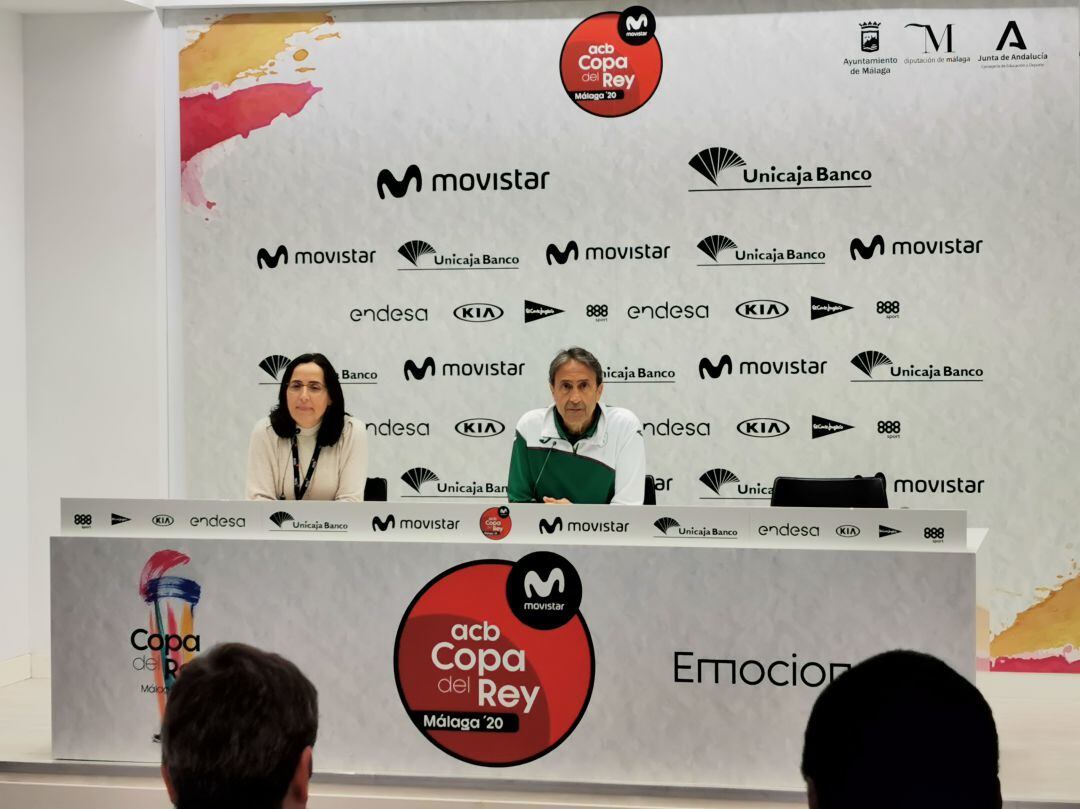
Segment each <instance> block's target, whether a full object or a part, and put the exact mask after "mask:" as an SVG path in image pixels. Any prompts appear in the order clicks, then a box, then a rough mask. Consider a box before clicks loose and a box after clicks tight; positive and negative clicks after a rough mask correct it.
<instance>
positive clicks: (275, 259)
mask: <svg viewBox="0 0 1080 809" xmlns="http://www.w3.org/2000/svg"><path fill="white" fill-rule="evenodd" d="M282 261H284V262H285V263H286V264H288V263H289V249H288V248H287V247H286V246H285V245H283V244H279V245H278V249H277V250H275V251H274V253H273V255H271V254H270V251H269V250H267V249H266V248H265V247H260V248H259V252H258V253H256V254H255V264H256V265H257V266H258V268H259V269H260V270H263V269H266V268H267V267H269V268H270V269H271V270H272V269H274V268H275V267H277V265H278V264H280V263H281V262H282Z"/></svg>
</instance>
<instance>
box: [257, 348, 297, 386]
mask: <svg viewBox="0 0 1080 809" xmlns="http://www.w3.org/2000/svg"><path fill="white" fill-rule="evenodd" d="M290 362H292V360H290V359H289V358H288V357H286V356H283V355H282V354H271V355H270V356H269V357H263V359H262V361H261V362H259V367H260V368H262V369H263V370H264V371H266V373H267V374H269V375H270V378H271V379H273V380H274V381H275V382H278V381H280V379H281V372H282V371H284V370H285V368H286V367H288V365H289V363H290Z"/></svg>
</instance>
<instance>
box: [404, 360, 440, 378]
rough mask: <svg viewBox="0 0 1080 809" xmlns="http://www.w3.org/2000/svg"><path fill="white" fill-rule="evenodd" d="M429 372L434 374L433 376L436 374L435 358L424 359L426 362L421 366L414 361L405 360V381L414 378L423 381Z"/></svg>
mask: <svg viewBox="0 0 1080 809" xmlns="http://www.w3.org/2000/svg"><path fill="white" fill-rule="evenodd" d="M429 371H430V372H431V373H432V375H434V373H435V358H434V357H426V358H425V359H424V361H423V362H422V363H420V364H419V365H417V364H416V363H415V362H413V361H412V360H405V368H404V372H405V379H406V380H408V379H410V378H412V379H423V378H424V377H425V376H427V375H428V372H429Z"/></svg>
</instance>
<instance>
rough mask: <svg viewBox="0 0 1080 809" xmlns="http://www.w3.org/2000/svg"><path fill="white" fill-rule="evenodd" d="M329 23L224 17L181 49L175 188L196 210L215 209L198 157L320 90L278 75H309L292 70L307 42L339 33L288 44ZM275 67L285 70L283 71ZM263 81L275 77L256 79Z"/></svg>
mask: <svg viewBox="0 0 1080 809" xmlns="http://www.w3.org/2000/svg"><path fill="white" fill-rule="evenodd" d="M333 22H334V18H333V16H332V15H331V14H329V13H327V12H322V11H319V12H311V11H298V12H275V13H267V14H229V15H227V16H225V17H222V18H221V19H220V20H217V21H216V22H214V23H213V24H211V25H210V27H209V28H208V29H207V30H206V31H204V32H202V33H200V34H199V35H198V36H197V37H196V38H195V39H194V41H192V42H190V43H189V44H188V45H186V46H185V47H184V48H183V49H182V50H181V51H180V55H179V68H180V87H179V90H180V99H179V103H180V189H181V197H182V199H183V201H184V202H185V203H186V204H187V205H189V206H193V207H195V208H198V209H201V210H211V209H213V207H214V206H215V205H216V203H215V202H213V201H211V200H209V199H207V198H206V193H205V191H204V189H203V183H202V180H203V166H202V157H203V155H205V154H206V153H207V151H208V150H210V149H213V148H214V147H215V146H218V145H219V144H221V143H224V142H226V141H229V140H231V139H233V138H236V137H241V138H247V137H249V136H250V135H251V133H252V132H253V131H255V130H258V129H263V128H265V127H268V126H270V125H271V124H272V123H273V122H274V121H275V120H276V119H277V118H279V117H280V116H282V115H284V116H286V117H289V118H291V117H293V116H295V115H297V114H299V113H300V111H301V110H303V109H304V107H306V106H307V104H308V102H309V101H310V100H311V99H312V98H313V97H314V96H315V94H316V93H318V92H320V91H321V90H322V88H321V87H316V86H315V85H314V84H312V83H311V82H310V81H294V82H288V81H283V80H282V74H283V73H309V72H312V71H314V70H315V68H314V67H311V66H310V65H307V64H304V65H303V66H300V67H296V66H294V65H299V64H300V63H304V62H306V61H307V60H308V59H309V58H310V57H311V48H312V47H315V44H314V43H320V42H325V41H326V40H328V39H335V38H340V37H339V35H338V34H337V33H336V32H334V33H323V34H319V35H317V36H314V41H313V43H306V42H305V45H307V47H301V48H295V49H294V48H293V47H292V45H290V43H289V41H290V39H292V38H294V37H297V36H298V35H312V34H314V32H315V31H316V30H318V29H320V28H322V27H324V26H328V25H331V24H333ZM286 56H291V58H288V59H286V58H285V57H286ZM282 62H283V63H285V64H289V70H288V71H285V70H284V68H283V67H282V65H279V63H282ZM268 77H278V78H277V79H274V80H271V81H267V82H263V81H262V80H263V79H266V78H268ZM252 82H254V84H252ZM236 85H242V86H236Z"/></svg>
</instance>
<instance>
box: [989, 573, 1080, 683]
mask: <svg viewBox="0 0 1080 809" xmlns="http://www.w3.org/2000/svg"><path fill="white" fill-rule="evenodd" d="M1078 647H1080V576H1075V577H1074V578H1071V579H1069V580H1068V581H1066V582H1064V583H1063V584H1061V585H1060V586H1058V587H1056V588H1054V589H1053V591H1052V592H1051V593H1050V595H1048V596H1047V597H1046V598H1045V599H1043V600H1042V601H1040V602H1039V603H1038V604H1035V605H1033V606H1031V607H1028V608H1027V609H1026V610H1024V611H1023V612H1022V613H1020V614H1019V615H1017V616H1016V620H1015V621H1014V622H1013V624H1012V626H1010V627H1008V628H1007V629H1005V630H1004V631H1002V632H1001V633H1000V634H998V636H997V637H995V638H994V639H993V640H992V641H990V656H991V657H992V658H994V659H995V666H994V667H995V669H996V668H998V665H997V662H996V661H997V660H998V659H1000V658H1012V659H1013V663H1014V664H1015V663H1017V659H1019V658H1030V659H1031V663H1032V664H1033V665H1032V668H1031V670H1036V669H1039V668H1040V667H1039V666H1036V665H1034V664H1035V663H1036V662H1037V658H1039V657H1044V656H1047V655H1048V654H1052V653H1053V652H1055V651H1056V650H1059V649H1069V650H1070V651H1071V650H1072V649H1075V648H1078ZM1013 670H1016V669H1013Z"/></svg>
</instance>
